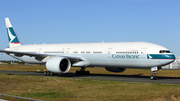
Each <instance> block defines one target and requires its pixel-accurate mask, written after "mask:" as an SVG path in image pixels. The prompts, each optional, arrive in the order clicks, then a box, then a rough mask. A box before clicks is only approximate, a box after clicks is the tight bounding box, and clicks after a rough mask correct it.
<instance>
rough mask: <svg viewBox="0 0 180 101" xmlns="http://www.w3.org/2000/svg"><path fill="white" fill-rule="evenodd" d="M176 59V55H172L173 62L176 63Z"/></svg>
mask: <svg viewBox="0 0 180 101" xmlns="http://www.w3.org/2000/svg"><path fill="white" fill-rule="evenodd" d="M175 59H176V57H175V55H174V54H172V62H173V61H175Z"/></svg>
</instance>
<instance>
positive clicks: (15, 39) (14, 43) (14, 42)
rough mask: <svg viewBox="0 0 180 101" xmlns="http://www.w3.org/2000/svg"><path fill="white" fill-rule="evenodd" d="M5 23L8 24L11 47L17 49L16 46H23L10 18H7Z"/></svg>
mask: <svg viewBox="0 0 180 101" xmlns="http://www.w3.org/2000/svg"><path fill="white" fill-rule="evenodd" d="M5 22H6V29H7V34H8V39H9V47H15V46H19V45H21V43H20V40H19V38H18V36H17V34H16V32H15V30H14V28H13V26H12V24H11V22H10V20H9V18H5Z"/></svg>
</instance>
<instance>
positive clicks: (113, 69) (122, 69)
mask: <svg viewBox="0 0 180 101" xmlns="http://www.w3.org/2000/svg"><path fill="white" fill-rule="evenodd" d="M105 68H106V70H107V71H110V72H124V71H125V70H126V68H111V67H105Z"/></svg>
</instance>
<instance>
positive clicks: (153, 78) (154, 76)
mask: <svg viewBox="0 0 180 101" xmlns="http://www.w3.org/2000/svg"><path fill="white" fill-rule="evenodd" d="M155 74H157V72H155V71H153V74H152V75H151V80H157V76H156V75H155Z"/></svg>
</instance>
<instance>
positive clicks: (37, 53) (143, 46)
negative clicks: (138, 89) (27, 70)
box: [0, 18, 175, 80]
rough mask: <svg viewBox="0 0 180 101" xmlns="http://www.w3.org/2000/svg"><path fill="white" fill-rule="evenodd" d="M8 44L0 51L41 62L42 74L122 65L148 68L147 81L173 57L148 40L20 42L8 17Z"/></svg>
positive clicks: (117, 69) (113, 68) (113, 69)
mask: <svg viewBox="0 0 180 101" xmlns="http://www.w3.org/2000/svg"><path fill="white" fill-rule="evenodd" d="M5 23H6V28H7V34H8V39H9V47H8V48H6V49H4V50H0V52H3V53H6V54H8V55H10V56H12V57H14V58H16V59H18V60H21V61H23V62H26V63H37V64H45V66H46V69H47V70H48V71H44V75H54V74H58V73H67V72H68V71H69V70H70V69H71V67H80V68H81V69H80V70H77V71H76V74H77V75H85V74H90V72H89V71H85V68H88V67H94V68H96V67H98V68H105V69H106V70H107V71H110V72H119V73H121V72H124V71H125V70H126V68H133V69H151V71H152V75H151V77H150V79H151V80H156V79H157V76H156V75H155V74H157V72H156V71H158V70H160V69H162V68H161V67H162V66H165V65H168V64H170V63H172V62H173V61H174V60H175V56H174V54H173V53H171V52H170V51H169V50H168V49H167V48H165V47H163V46H160V45H157V44H154V43H149V42H102V43H65V44H31V45H23V44H22V43H21V42H20V40H19V37H18V36H17V34H16V32H15V30H14V28H13V26H12V24H11V22H10V20H9V18H5Z"/></svg>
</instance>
